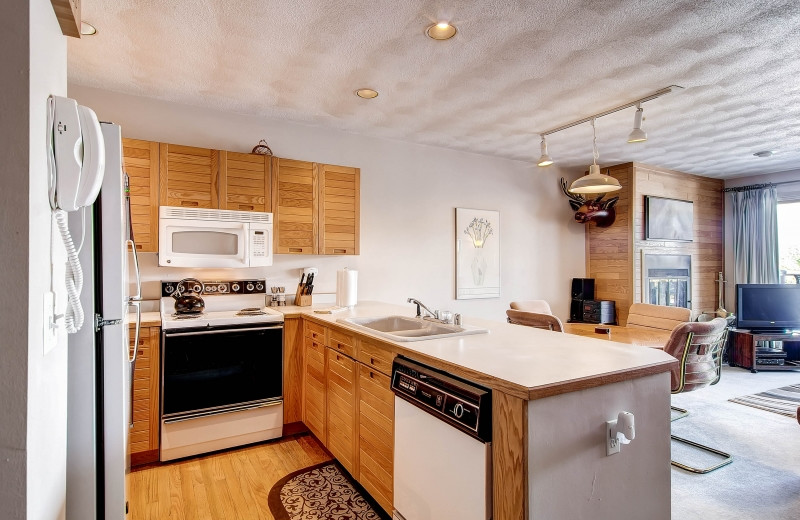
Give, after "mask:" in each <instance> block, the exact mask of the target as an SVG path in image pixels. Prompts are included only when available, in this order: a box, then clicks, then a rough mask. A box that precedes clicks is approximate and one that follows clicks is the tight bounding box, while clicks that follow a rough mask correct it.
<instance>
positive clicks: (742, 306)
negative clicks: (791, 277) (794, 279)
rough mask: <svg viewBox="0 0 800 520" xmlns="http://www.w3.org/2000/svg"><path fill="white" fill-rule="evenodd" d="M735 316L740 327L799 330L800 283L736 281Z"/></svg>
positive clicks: (764, 329) (767, 329)
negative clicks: (742, 282) (746, 282)
mask: <svg viewBox="0 0 800 520" xmlns="http://www.w3.org/2000/svg"><path fill="white" fill-rule="evenodd" d="M736 320H737V321H736V326H737V327H738V328H740V329H751V330H759V331H762V330H763V331H776V332H777V331H782V330H800V285H787V284H737V285H736Z"/></svg>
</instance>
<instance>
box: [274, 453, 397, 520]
mask: <svg viewBox="0 0 800 520" xmlns="http://www.w3.org/2000/svg"><path fill="white" fill-rule="evenodd" d="M268 502H269V508H270V511H272V514H273V515H274V516H275V519H276V520H327V519H331V520H334V519H335V520H389V517H388V515H386V513H384V511H383V510H382V509H381V508H380V506H378V505H377V504H376V503H375V502H374V501H373V500H372V498H371V497H370V496H369V494H368V493H367V492H366V491H364V489H363V488H362V487H361V486H360V485H359V484H358V483H357V482H355V481H354V480H352V478H351V477H350V475H349V474H348V473H347V471H345V470H344V469H343V468H342V467H341V466H340V465H339V464H338V463H337V462H335V461H330V462H324V463H322V464H317V465H315V466H311V467H308V468H305V469H301V470H300V471H295V472H294V473H291V474H289V475H287V476H286V477H284V478H282V479H281V480H279V481H278V482H277V483H275V485H274V486H273V487H272V489H271V490H270V492H269V499H268Z"/></svg>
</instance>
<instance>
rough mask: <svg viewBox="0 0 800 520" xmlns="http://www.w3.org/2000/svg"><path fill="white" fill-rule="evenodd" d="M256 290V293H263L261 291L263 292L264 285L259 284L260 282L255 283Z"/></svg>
mask: <svg viewBox="0 0 800 520" xmlns="http://www.w3.org/2000/svg"><path fill="white" fill-rule="evenodd" d="M256 290H258V291H263V290H264V284H263V283H260V282H259V283H257V284H256Z"/></svg>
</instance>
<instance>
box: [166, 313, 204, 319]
mask: <svg viewBox="0 0 800 520" xmlns="http://www.w3.org/2000/svg"><path fill="white" fill-rule="evenodd" d="M203 316H205V313H203V312H196V313H193V314H187V313H184V314H179V313H177V312H174V313H172V316H170V318H172V319H173V320H196V319H197V318H202V317H203Z"/></svg>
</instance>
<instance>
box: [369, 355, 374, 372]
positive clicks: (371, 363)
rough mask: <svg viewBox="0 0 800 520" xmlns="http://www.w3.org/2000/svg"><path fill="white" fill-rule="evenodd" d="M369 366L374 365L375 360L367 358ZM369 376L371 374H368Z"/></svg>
mask: <svg viewBox="0 0 800 520" xmlns="http://www.w3.org/2000/svg"><path fill="white" fill-rule="evenodd" d="M369 364H370V365H374V364H375V358H369ZM371 374H372V372H370V375H371Z"/></svg>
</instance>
